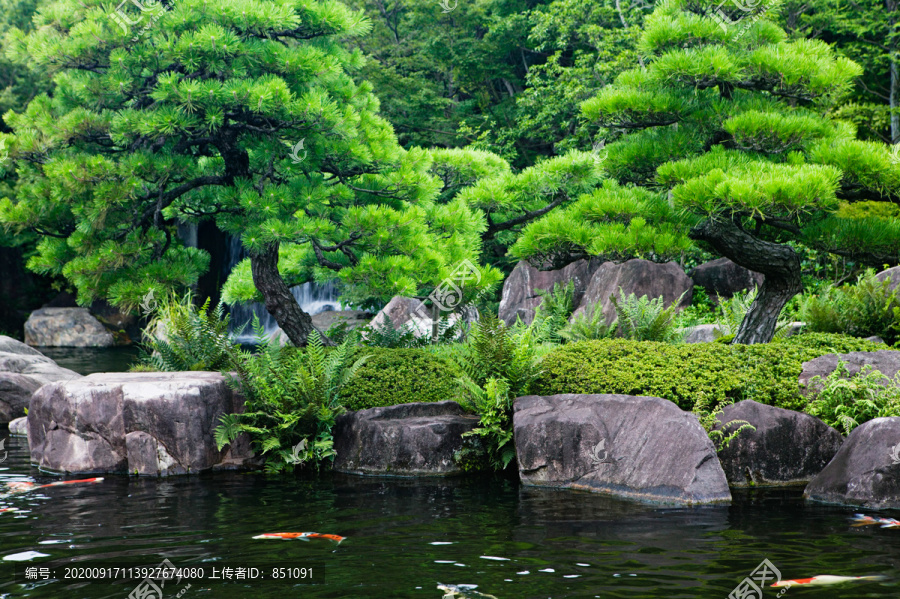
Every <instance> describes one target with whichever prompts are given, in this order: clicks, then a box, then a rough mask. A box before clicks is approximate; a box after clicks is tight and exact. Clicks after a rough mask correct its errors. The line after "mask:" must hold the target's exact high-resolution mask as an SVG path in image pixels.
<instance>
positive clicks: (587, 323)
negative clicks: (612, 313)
mask: <svg viewBox="0 0 900 599" xmlns="http://www.w3.org/2000/svg"><path fill="white" fill-rule="evenodd" d="M601 307H602V306H601V305H600V304H599V303H596V304H594V305H592V306H590V307H589V308H587V309H585V310H584V311H583V312H582V313H580V314H577V315H575V316H573V317H572V321H571V322H570V323H569V324H567V325H566V326H565V327H564V328H563V329H561V330H560V331H559V336H560V337H561V338H563V339H565V340H566V341H569V342H572V343H574V342H577V341H589V340H592V339H610V338H612V337H615V336H616V329H617V323H616V322H613V323H612V324H606V317H605V316H604V315H603V310H602V309H601Z"/></svg>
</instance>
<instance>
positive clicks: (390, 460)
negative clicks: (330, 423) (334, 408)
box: [333, 401, 478, 476]
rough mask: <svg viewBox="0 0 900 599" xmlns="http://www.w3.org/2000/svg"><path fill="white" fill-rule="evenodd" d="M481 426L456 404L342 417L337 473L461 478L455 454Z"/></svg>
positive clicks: (339, 420) (337, 442)
mask: <svg viewBox="0 0 900 599" xmlns="http://www.w3.org/2000/svg"><path fill="white" fill-rule="evenodd" d="M477 425H478V417H477V416H472V415H468V414H465V413H464V412H463V409H462V408H461V407H460V406H459V404H458V403H456V402H455V401H440V402H434V403H408V404H400V405H396V406H389V407H382V408H370V409H368V410H360V411H358V412H348V413H347V414H342V415H341V416H338V418H337V422H336V423H335V427H334V431H333V435H334V449H335V451H336V452H337V456H336V457H335V459H334V469H335V470H337V471H338V472H347V473H351V474H371V475H392V476H446V475H451V474H460V473H461V469H460V467H459V466H458V465H457V464H456V462H455V461H454V459H453V454H454V453H456V452H457V451H458V450H460V449H461V448H462V444H463V439H462V435H463V433H466V432H468V431H470V430H472V429H473V428H475V426H477Z"/></svg>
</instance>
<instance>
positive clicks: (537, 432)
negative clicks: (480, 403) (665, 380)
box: [513, 394, 731, 505]
mask: <svg viewBox="0 0 900 599" xmlns="http://www.w3.org/2000/svg"><path fill="white" fill-rule="evenodd" d="M513 430H514V438H515V444H516V456H517V458H518V463H519V478H520V479H521V480H522V482H523V483H524V484H526V485H533V486H542V487H563V488H572V489H583V490H586V491H597V492H601V493H606V494H609V495H614V496H618V497H623V498H628V499H636V500H640V501H647V502H653V503H664V504H675V505H694V504H709V503H724V502H729V501H731V492H730V491H729V490H728V481H727V480H726V478H725V473H724V472H723V471H722V466H721V465H720V464H719V460H718V459H716V450H715V447H714V446H713V443H712V441H710V439H709V437H708V436H707V434H706V431H704V430H703V427H702V426H700V423H699V422H698V421H697V417H696V416H694V415H693V414H691V413H690V412H685V411H683V410H681V409H680V408H679V407H678V406H676V405H675V404H674V403H672V402H671V401H668V400H665V399H660V398H658V397H634V396H631V395H607V394H602V395H573V394H565V395H553V396H548V397H544V396H537V395H529V396H526V397H520V398H518V399H517V400H516V401H515V406H514V414H513Z"/></svg>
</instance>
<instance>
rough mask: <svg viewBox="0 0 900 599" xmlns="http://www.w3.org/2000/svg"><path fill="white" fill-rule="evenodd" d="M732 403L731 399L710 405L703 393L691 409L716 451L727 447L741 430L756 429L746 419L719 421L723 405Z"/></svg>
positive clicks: (710, 402) (708, 399)
mask: <svg viewBox="0 0 900 599" xmlns="http://www.w3.org/2000/svg"><path fill="white" fill-rule="evenodd" d="M732 403H734V402H733V401H732V400H724V401H719V402H716V403H715V404H714V406H711V405H710V404H712V401H711V400H710V398H709V397H708V396H705V395H703V396H701V397H700V398H698V399H697V401H696V402H695V403H694V407H693V408H692V409H691V411H692V412H693V413H694V414H695V415H696V416H697V420H698V421H699V422H700V426H702V427H703V429H704V430H705V431H706V434H707V435H709V438H710V439H711V440H712V442H713V444H714V445H715V446H716V451H722V450H723V449H725V448H726V447H728V445H729V444H730V443H731V442H732V441H734V440H735V439H736V438H737V437H738V435H740V434H741V433H742V432H744V431H755V430H756V427H755V426H753V425H752V424H750V423H749V422H747V421H746V420H729V421H728V422H725V423H722V422H721V420H722V414H724V408H725V406H727V405H730V404H732Z"/></svg>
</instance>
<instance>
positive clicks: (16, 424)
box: [9, 416, 28, 437]
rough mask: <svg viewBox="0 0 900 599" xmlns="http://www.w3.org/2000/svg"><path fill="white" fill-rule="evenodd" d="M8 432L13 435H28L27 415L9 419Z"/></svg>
mask: <svg viewBox="0 0 900 599" xmlns="http://www.w3.org/2000/svg"><path fill="white" fill-rule="evenodd" d="M9 434H10V435H13V436H15V437H27V436H28V417H27V416H22V417H20V418H16V419H15V420H10V421H9Z"/></svg>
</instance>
